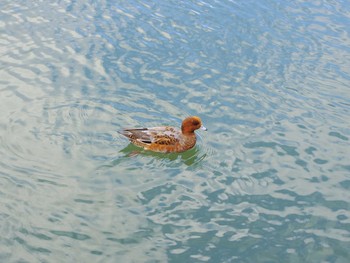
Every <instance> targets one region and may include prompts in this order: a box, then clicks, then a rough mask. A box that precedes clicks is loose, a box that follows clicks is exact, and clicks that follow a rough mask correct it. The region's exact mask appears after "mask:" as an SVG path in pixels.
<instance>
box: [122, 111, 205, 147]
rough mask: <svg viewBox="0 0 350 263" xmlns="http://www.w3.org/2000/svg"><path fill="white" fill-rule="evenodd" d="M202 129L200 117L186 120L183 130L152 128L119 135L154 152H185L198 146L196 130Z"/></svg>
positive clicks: (133, 130) (131, 130)
mask: <svg viewBox="0 0 350 263" xmlns="http://www.w3.org/2000/svg"><path fill="white" fill-rule="evenodd" d="M199 128H202V129H205V130H206V128H204V127H203V126H202V121H201V119H200V118H199V117H196V116H193V117H188V118H186V119H185V120H184V121H183V122H182V125H181V129H178V128H175V127H170V126H162V127H152V128H139V129H124V130H122V131H120V132H119V133H120V134H122V135H124V136H126V137H127V138H128V139H129V140H130V142H132V143H133V144H135V145H137V146H139V147H142V148H144V149H145V150H150V151H154V152H165V153H166V152H184V151H187V150H189V149H191V148H192V147H193V146H195V144H196V134H195V132H194V131H195V130H197V129H199Z"/></svg>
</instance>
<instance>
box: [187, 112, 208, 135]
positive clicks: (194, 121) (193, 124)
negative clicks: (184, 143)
mask: <svg viewBox="0 0 350 263" xmlns="http://www.w3.org/2000/svg"><path fill="white" fill-rule="evenodd" d="M198 129H202V130H205V131H206V130H207V128H205V127H204V126H203V125H202V121H201V119H200V118H199V117H197V116H191V117H187V118H186V119H184V120H183V121H182V125H181V131H182V133H184V134H186V133H187V134H188V133H194V131H195V130H198Z"/></svg>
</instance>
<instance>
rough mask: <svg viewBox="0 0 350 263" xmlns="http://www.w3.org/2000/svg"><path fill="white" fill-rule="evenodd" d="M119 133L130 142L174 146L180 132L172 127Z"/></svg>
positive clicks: (130, 130) (125, 130)
mask: <svg viewBox="0 0 350 263" xmlns="http://www.w3.org/2000/svg"><path fill="white" fill-rule="evenodd" d="M119 133H121V134H123V135H124V136H126V137H128V138H129V139H130V140H131V141H138V142H141V143H146V144H152V143H154V144H162V145H175V144H176V143H177V142H179V138H180V131H179V130H178V129H176V128H173V127H167V126H166V127H152V128H139V129H124V130H122V131H120V132H119Z"/></svg>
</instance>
